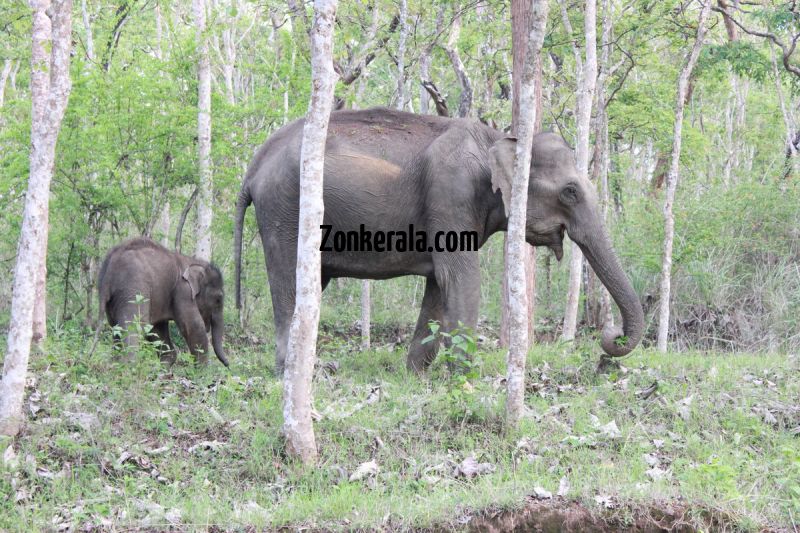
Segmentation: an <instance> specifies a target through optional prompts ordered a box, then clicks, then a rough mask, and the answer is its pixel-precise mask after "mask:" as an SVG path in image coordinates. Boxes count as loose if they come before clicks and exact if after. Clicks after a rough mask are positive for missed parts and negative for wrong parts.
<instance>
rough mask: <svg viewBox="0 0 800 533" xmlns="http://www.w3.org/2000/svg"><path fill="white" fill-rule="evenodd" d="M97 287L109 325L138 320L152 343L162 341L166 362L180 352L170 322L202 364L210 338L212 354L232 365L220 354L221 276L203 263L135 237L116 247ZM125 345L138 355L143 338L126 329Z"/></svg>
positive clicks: (221, 352)
mask: <svg viewBox="0 0 800 533" xmlns="http://www.w3.org/2000/svg"><path fill="white" fill-rule="evenodd" d="M97 286H98V288H99V292H100V313H101V315H102V313H103V311H104V310H105V313H106V317H107V318H108V323H109V324H111V326H121V327H122V328H126V329H128V325H129V324H130V323H131V322H134V321H135V320H137V318H138V320H139V321H140V322H141V324H143V325H144V324H151V325H152V326H153V327H152V330H150V334H149V338H150V340H160V341H161V342H162V345H161V349H162V352H161V357H162V359H163V360H164V361H165V362H167V363H169V364H172V363H174V362H175V359H176V356H177V353H176V351H175V346H174V345H173V344H172V339H170V337H169V321H170V320H174V321H175V323H176V324H178V328H179V329H180V332H181V335H183V338H184V339H186V344H188V345H189V350H190V351H191V352H192V354H193V355H194V357H195V360H196V361H197V363H199V364H205V363H207V361H208V358H207V354H208V335H207V332H208V331H209V330H210V331H211V342H212V344H213V346H214V352H215V353H216V354H217V358H218V359H219V360H220V361H221V362H222V364H223V365H225V366H228V360H227V359H226V358H225V352H224V350H223V349H222V336H223V321H222V305H223V290H222V274H221V273H220V271H219V269H218V268H217V267H215V266H214V265H212V264H211V263H208V262H207V261H203V260H200V259H194V258H192V257H187V256H185V255H181V254H179V253H176V252H171V251H170V250H167V249H166V248H164V247H163V246H161V245H159V244H156V243H155V242H153V241H151V240H150V239H146V238H137V239H131V240H129V241H127V242H124V243H122V244H120V245H118V246H116V247H115V248H113V249H112V250H111V251H110V252H108V255H107V256H106V259H105V261H103V265H102V266H101V267H100V276H99V277H98V282H97ZM124 335H125V344H127V346H128V351H129V353H131V352H133V351H135V349H136V347H137V346H138V343H139V339H138V337H137V335H136V333H134V332H133V331H131V330H130V329H128V331H127V332H126V333H124Z"/></svg>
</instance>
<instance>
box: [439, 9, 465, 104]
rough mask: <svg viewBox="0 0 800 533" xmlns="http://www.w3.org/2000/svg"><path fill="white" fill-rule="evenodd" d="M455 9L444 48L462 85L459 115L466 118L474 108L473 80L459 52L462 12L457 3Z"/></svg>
mask: <svg viewBox="0 0 800 533" xmlns="http://www.w3.org/2000/svg"><path fill="white" fill-rule="evenodd" d="M455 10H456V14H455V16H454V17H453V23H452V24H451V26H450V35H449V36H448V38H447V43H446V44H445V45H444V50H445V52H447V57H449V58H450V63H451V64H452V65H453V71H454V72H455V74H456V77H457V78H458V83H459V85H461V97H460V98H459V100H458V116H459V117H461V118H466V117H468V116H469V113H470V111H471V110H472V82H471V81H470V79H469V75H468V74H467V68H466V67H465V66H464V62H463V61H461V54H459V53H458V39H459V37H460V36H461V14H460V13H459V12H458V11H459V7H458V4H456V5H455Z"/></svg>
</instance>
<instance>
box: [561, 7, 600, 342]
mask: <svg viewBox="0 0 800 533" xmlns="http://www.w3.org/2000/svg"><path fill="white" fill-rule="evenodd" d="M561 10H562V11H561V12H562V17H563V20H564V27H565V28H566V29H567V31H568V32H569V33H570V34H572V26H571V24H570V22H569V17H568V16H567V12H566V7H564V4H562V5H561ZM583 31H584V34H585V35H586V42H585V46H584V48H585V56H584V57H581V51H580V47H579V46H578V44H577V42H575V43H574V44H573V51H574V52H575V68H576V70H577V71H578V91H577V92H578V94H577V98H576V100H575V129H576V135H575V166H576V167H577V169H578V174H579V175H580V176H584V177H588V174H589V140H590V135H591V124H592V102H593V101H594V93H595V88H596V84H597V1H596V0H586V5H585V8H584V12H583ZM571 250H572V255H571V256H570V261H569V286H568V288H567V306H566V309H565V310H564V330H563V331H562V334H561V337H562V339H564V340H567V341H569V340H573V339H574V338H575V331H576V329H577V325H578V304H579V300H580V294H581V277H582V274H583V254H582V253H581V249H580V247H578V245H577V244H575V242H572V246H571Z"/></svg>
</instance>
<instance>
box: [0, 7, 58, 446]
mask: <svg viewBox="0 0 800 533" xmlns="http://www.w3.org/2000/svg"><path fill="white" fill-rule="evenodd" d="M30 7H31V9H32V10H33V17H32V28H31V30H32V31H31V35H32V39H31V44H32V47H31V82H30V88H31V151H30V178H29V180H28V192H27V194H26V196H25V208H24V212H23V215H22V229H21V233H20V239H19V245H18V248H17V262H16V265H15V268H14V281H13V289H12V291H13V294H12V299H11V321H10V325H9V331H8V349H7V351H6V356H5V361H4V364H3V379H2V380H1V381H0V434H2V435H9V436H14V435H16V434H17V433H18V432H19V429H20V426H21V424H22V418H23V414H22V401H23V397H24V394H25V378H26V376H27V373H28V357H29V355H30V348H31V340H32V335H33V313H34V308H35V306H36V305H37V304H36V301H35V300H36V288H37V285H38V284H39V276H40V275H41V270H42V265H43V264H44V263H45V261H46V252H47V230H48V228H47V222H48V210H49V201H50V181H51V179H52V177H53V166H54V162H55V147H56V141H57V139H58V132H59V130H60V128H61V120H62V118H63V117H64V110H65V109H66V105H67V99H68V97H69V93H70V90H71V88H72V86H71V83H70V78H69V59H70V48H71V45H72V41H71V38H70V37H71V32H72V18H71V17H72V0H56V1H53V2H50V1H48V0H31V2H30ZM43 281H44V280H42V282H43Z"/></svg>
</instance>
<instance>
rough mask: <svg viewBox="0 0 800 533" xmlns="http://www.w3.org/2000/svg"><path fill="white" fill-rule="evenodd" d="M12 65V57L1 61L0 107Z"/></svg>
mask: <svg viewBox="0 0 800 533" xmlns="http://www.w3.org/2000/svg"><path fill="white" fill-rule="evenodd" d="M13 67H14V60H13V59H6V60H5V62H4V63H3V72H2V73H0V109H1V108H2V107H3V104H4V103H5V100H6V82H7V81H8V77H9V75H11V69H12V68H13Z"/></svg>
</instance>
